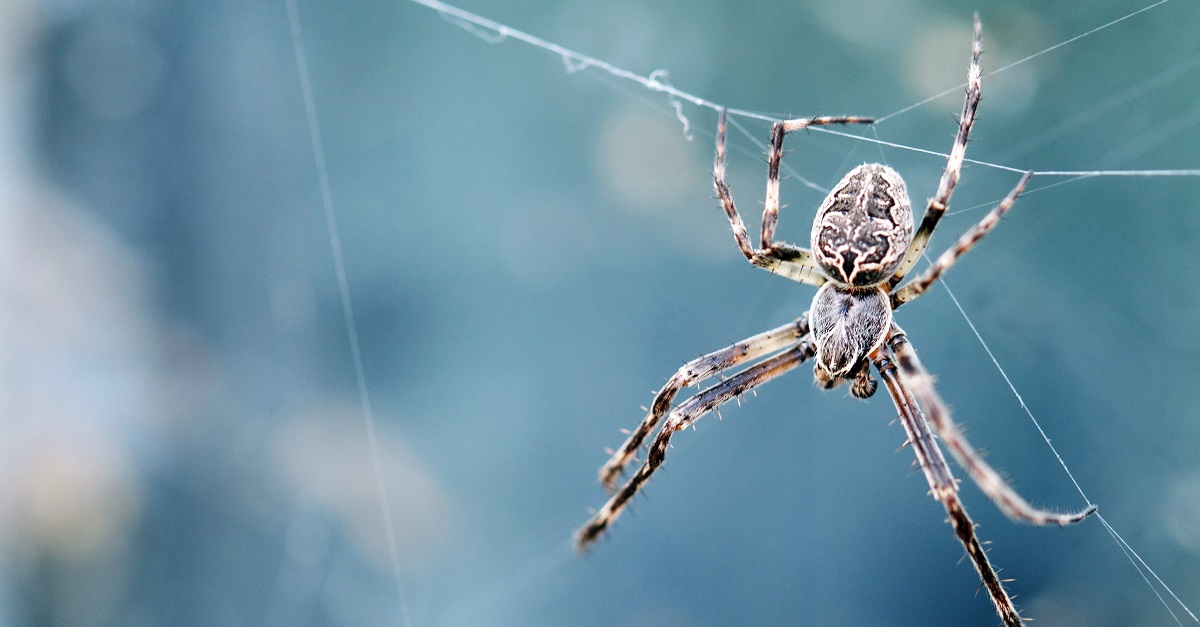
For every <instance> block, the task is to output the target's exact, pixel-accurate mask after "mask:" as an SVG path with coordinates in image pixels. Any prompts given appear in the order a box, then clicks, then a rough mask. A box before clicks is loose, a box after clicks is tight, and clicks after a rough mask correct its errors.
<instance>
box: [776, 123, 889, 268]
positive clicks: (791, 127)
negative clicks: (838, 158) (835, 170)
mask: <svg viewBox="0 0 1200 627" xmlns="http://www.w3.org/2000/svg"><path fill="white" fill-rule="evenodd" d="M874 123H875V120H873V119H871V118H864V117H857V116H820V117H814V118H798V119H795V120H781V121H779V122H776V123H775V124H774V125H773V126H772V127H771V147H770V149H769V150H768V152H767V201H766V203H764V205H763V217H762V247H763V248H765V249H767V250H771V249H772V248H774V246H775V223H776V222H778V221H779V162H780V160H781V159H783V138H784V136H785V135H787V134H788V133H791V132H793V131H799V130H802V129H805V128H808V127H810V126H826V125H829V124H874Z"/></svg>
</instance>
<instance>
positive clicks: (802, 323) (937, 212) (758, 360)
mask: <svg viewBox="0 0 1200 627" xmlns="http://www.w3.org/2000/svg"><path fill="white" fill-rule="evenodd" d="M981 37H982V35H981V29H980V25H979V16H978V15H976V16H975V38H974V42H973V43H972V46H971V65H970V68H969V69H968V71H967V96H966V100H965V102H964V104H963V112H962V117H961V118H960V119H959V123H958V134H957V135H956V136H955V140H954V146H953V147H952V148H951V149H950V154H949V156H948V158H947V160H946V169H945V170H944V171H943V172H942V178H941V181H940V183H939V184H938V189H937V192H936V193H935V194H934V196H933V197H932V198H930V199H929V204H928V205H927V206H926V208H925V214H924V216H922V218H921V222H920V228H919V229H917V230H916V231H915V232H914V229H913V215H912V207H911V205H910V204H909V201H908V192H907V191H906V190H905V188H904V181H903V180H901V179H900V175H899V174H897V173H896V171H895V170H892V169H891V168H889V167H887V166H884V165H878V164H868V165H862V166H859V167H857V168H855V169H854V170H852V171H851V172H850V173H849V174H847V175H846V176H845V178H843V179H842V180H841V182H840V183H838V184H837V186H836V187H835V188H834V189H833V191H832V192H830V193H829V196H827V197H826V198H825V201H824V202H823V203H821V207H820V209H819V210H818V211H817V217H816V220H815V221H814V222H813V230H812V249H811V250H809V249H805V248H800V247H798V246H793V245H791V244H787V243H784V242H778V241H775V224H776V222H777V221H778V218H779V164H780V159H781V156H782V154H783V139H784V136H785V135H787V134H788V133H791V132H794V131H798V130H801V129H804V128H807V127H810V126H818V125H825V124H865V123H870V122H871V120H870V119H869V118H862V117H814V118H801V119H797V120H782V121H779V122H776V123H775V126H774V128H772V129H771V145H770V149H769V152H768V153H767V200H766V204H765V207H764V209H763V219H762V238H761V240H760V241H761V244H760V245H759V246H754V245H753V244H752V243H751V241H750V236H749V234H748V233H747V232H746V225H745V223H743V222H742V218H741V216H740V215H739V214H738V211H737V207H736V206H735V205H734V202H733V195H732V193H730V191H729V186H728V185H727V184H726V183H725V115H726V114H725V112H724V111H722V112H721V121H720V123H719V125H718V126H717V159H716V164H715V166H714V168H713V186H714V187H715V188H716V191H717V197H718V198H720V199H721V206H722V207H723V208H724V210H725V215H726V216H727V217H728V218H729V224H730V226H732V227H733V237H734V240H735V241H736V242H737V245H738V248H739V249H740V250H741V251H742V254H743V255H745V257H746V259H747V260H748V261H750V263H752V264H754V265H755V266H758V267H760V268H763V269H765V270H768V271H770V272H771V273H773V274H776V275H779V276H783V277H785V278H788V279H792V280H793V281H798V282H800V283H808V284H810V285H816V286H818V287H820V289H818V290H817V294H816V296H815V297H814V298H813V303H812V308H811V310H809V312H807V313H806V314H804V315H802V316H800V317H799V318H797V319H796V320H794V321H792V322H789V323H787V324H785V325H783V326H781V327H778V328H775V329H772V330H770V331H766V332H763V333H759V334H758V335H755V336H753V337H749V338H746V339H745V340H742V341H741V342H738V343H736V344H734V345H732V346H728V347H726V348H723V349H721V350H718V351H716V352H712V353H709V354H707V355H704V356H702V357H699V358H697V359H694V360H692V361H690V362H688V363H687V364H684V366H683V367H682V368H680V369H679V370H678V371H677V372H676V373H675V375H674V376H672V377H671V378H670V380H668V381H667V383H666V385H664V386H663V387H662V389H660V390H659V391H658V394H656V395H655V397H654V403H653V404H652V405H651V406H650V409H649V410H648V412H647V414H646V417H645V418H644V419H643V420H642V422H641V424H639V425H638V427H637V429H635V430H634V431H633V432H632V433H630V435H629V438H628V439H627V440H625V443H624V444H623V445H622V446H621V448H620V449H619V450H617V451H615V452H614V453H613V454H612V457H611V458H610V459H609V460H608V462H607V463H605V464H604V467H603V468H601V469H600V482H601V483H602V484H603V485H604V487H605V488H608V489H609V490H616V493H615V494H613V496H612V498H610V499H609V500H608V502H607V503H605V504H604V507H602V508H600V511H598V512H596V514H595V516H593V517H592V519H591V520H589V521H588V522H587V524H585V525H584V526H583V528H582V529H580V530H579V534H578V536H577V546H578V548H579V549H580V550H581V551H582V550H584V549H586V548H587V547H588V546H590V545H591V543H592V542H594V541H595V540H596V539H597V538H599V537H600V535H601V534H603V533H604V531H605V530H606V529H608V528H609V527H610V526H611V525H612V523H613V521H615V520H616V518H617V516H619V515H620V513H621V511H622V510H623V509H624V508H625V506H626V505H628V504H629V500H630V499H632V498H633V496H634V495H635V494H637V493H638V491H639V490H640V489H641V488H642V486H644V485H645V484H646V482H647V481H648V480H649V479H650V476H651V475H652V474H654V471H655V470H656V469H657V468H658V467H659V466H661V465H662V463H663V460H664V459H665V458H666V454H667V449H668V447H669V445H670V440H671V436H672V435H673V434H674V433H676V432H677V431H679V430H681V429H683V428H684V427H687V426H688V425H691V424H693V423H695V422H696V420H698V419H699V418H700V417H701V416H703V415H704V414H706V413H708V412H710V411H713V410H714V409H717V408H718V407H720V406H721V405H722V404H723V403H726V402H729V401H731V400H733V399H735V398H738V397H740V396H741V395H742V394H745V393H746V392H748V391H751V390H753V389H754V388H755V387H756V386H758V385H760V384H762V383H766V382H767V381H770V380H771V379H774V378H776V377H778V376H780V375H782V374H784V373H785V372H788V371H789V370H792V369H793V368H795V367H797V366H799V365H800V364H801V363H803V362H804V361H805V360H807V359H813V360H814V361H815V362H816V364H815V366H814V373H815V376H816V379H817V382H818V383H819V384H820V385H821V386H822V387H827V388H828V387H834V386H836V385H838V384H840V383H842V382H844V381H848V380H850V379H853V380H854V383H853V385H852V386H851V388H850V391H851V393H852V394H854V396H857V397H859V398H866V397H868V396H870V395H871V394H872V393H873V392H874V391H875V388H876V383H875V379H873V378H872V375H871V367H872V366H874V368H875V371H876V372H877V373H878V374H879V377H880V379H882V380H883V383H884V385H885V386H886V387H887V391H888V395H889V396H890V397H891V399H892V404H893V405H895V407H896V411H897V412H898V413H899V418H900V423H901V425H903V426H904V431H905V434H906V435H907V436H908V440H907V442H906V444H909V445H911V446H912V448H913V450H914V451H915V452H916V455H917V462H918V463H919V464H920V466H921V470H922V471H923V472H924V474H925V479H926V481H927V482H928V483H929V488H930V493H931V494H932V495H933V497H934V498H935V499H937V500H938V502H940V503H941V504H942V507H944V508H945V510H946V513H947V514H948V515H949V519H950V524H951V526H952V527H953V529H954V534H955V536H956V537H957V538H958V540H959V542H961V543H962V545H963V548H964V549H966V551H967V555H969V556H970V558H971V563H972V564H973V565H974V566H975V570H976V572H978V573H979V577H980V580H981V581H982V582H983V585H984V587H985V588H987V591H988V596H989V597H991V599H992V603H993V604H994V605H995V606H996V611H997V612H998V613H999V615H1000V617H1001V619H1002V620H1003V621H1004V624H1005V625H1006V627H1021V626H1022V625H1023V624H1024V623H1023V621H1022V618H1021V615H1020V613H1019V612H1018V611H1017V608H1016V606H1015V605H1014V604H1013V602H1012V599H1011V598H1010V597H1009V596H1008V592H1007V591H1005V589H1004V585H1003V582H1002V581H1001V580H1000V578H999V577H998V576H997V575H996V571H995V569H994V568H992V565H991V563H990V562H989V561H988V557H987V553H985V552H984V550H983V546H982V544H981V543H980V542H979V539H978V538H977V537H976V535H975V524H974V523H973V522H971V518H970V517H969V516H967V512H966V509H964V508H963V505H962V501H961V500H960V499H959V496H958V480H957V479H955V478H954V474H953V473H952V472H951V470H950V466H949V465H948V464H947V463H946V458H945V456H943V454H942V449H941V448H940V447H939V446H938V443H937V439H935V435H934V434H935V432H936V434H937V436H938V437H940V439H941V440H942V441H944V442H945V443H946V445H947V446H948V447H949V448H950V452H951V454H953V455H954V457H955V459H957V460H958V462H959V464H961V465H962V467H963V468H964V469H965V470H966V471H967V474H968V475H970V477H971V479H973V480H974V481H975V484H976V485H978V486H979V488H980V489H981V490H982V491H983V492H984V493H985V494H986V495H987V496H988V497H989V498H991V500H992V501H993V502H994V503H995V504H996V505H997V506H998V507H999V508H1000V509H1001V510H1002V511H1003V512H1004V513H1005V514H1007V515H1008V516H1009V517H1010V518H1012V519H1014V520H1020V521H1024V522H1028V523H1031V524H1034V525H1065V524H1069V523H1073V522H1078V521H1080V520H1083V519H1084V518H1086V517H1087V516H1088V515H1090V514H1092V513H1093V512H1094V511H1095V507H1094V506H1092V507H1089V508H1088V509H1085V510H1083V511H1081V512H1075V513H1069V514H1058V513H1054V512H1049V511H1045V510H1040V509H1037V508H1035V507H1033V506H1032V505H1030V504H1029V502H1028V501H1026V500H1025V499H1024V498H1022V497H1021V495H1020V494H1017V492H1016V491H1015V490H1013V489H1012V487H1011V486H1010V485H1008V483H1006V482H1005V481H1004V479H1003V478H1001V477H1000V475H999V473H997V472H996V471H995V470H994V469H992V467H991V466H989V465H988V463H987V462H986V461H984V459H983V458H982V457H980V455H979V453H978V452H976V450H975V449H974V447H972V446H971V443H970V442H968V441H967V439H966V437H965V436H964V435H963V433H962V431H961V430H960V429H959V428H958V425H956V424H955V423H954V421H953V420H952V419H951V417H950V412H949V410H947V409H946V405H945V403H944V402H943V401H942V399H941V397H940V396H939V395H938V393H937V390H936V389H935V388H934V387H933V377H932V376H930V375H929V373H928V372H927V371H926V370H925V368H924V367H923V366H922V365H921V362H920V360H919V359H918V358H917V354H916V351H915V350H914V349H913V347H912V345H911V344H910V343H909V342H908V338H907V337H906V336H905V335H904V332H903V331H901V330H900V327H899V326H897V325H896V323H895V322H894V321H893V320H892V312H893V311H894V310H895V309H896V308H897V307H900V306H901V305H903V304H904V303H907V302H909V301H911V300H913V299H915V298H917V297H919V296H921V295H922V294H924V293H925V292H926V291H927V290H928V289H929V288H930V286H932V285H933V283H934V282H936V281H937V280H938V278H939V277H940V276H941V275H942V274H943V273H944V272H946V271H947V270H949V269H950V267H951V266H953V265H954V262H955V261H957V260H958V258H959V257H961V256H962V255H963V254H965V253H966V252H967V251H968V250H970V249H971V247H973V246H974V245H975V244H976V243H977V242H978V241H979V240H980V239H981V238H983V236H984V235H986V234H987V232H988V231H990V230H991V229H992V228H993V227H994V226H996V224H997V223H998V222H999V221H1000V217H1001V216H1002V215H1004V212H1006V211H1008V209H1009V208H1010V207H1012V205H1013V203H1014V202H1016V199H1017V195H1018V194H1020V192H1021V190H1022V189H1024V187H1025V184H1026V183H1027V182H1028V181H1029V178H1030V176H1031V175H1030V174H1026V175H1025V177H1024V178H1022V179H1021V181H1020V182H1019V183H1017V186H1016V187H1015V188H1013V190H1012V191H1011V192H1009V194H1008V196H1006V197H1005V198H1004V200H1002V201H1000V203H999V204H998V205H996V208H995V209H993V210H992V211H991V212H989V213H988V214H987V215H986V216H984V218H983V220H981V221H980V222H979V223H978V224H976V225H975V226H974V227H972V228H971V229H970V230H969V231H967V232H966V233H964V234H963V235H962V237H960V238H959V239H958V241H957V242H955V244H954V245H953V246H952V247H951V248H950V249H949V250H947V251H946V252H945V253H942V255H941V256H940V257H938V259H937V260H936V261H934V262H933V265H931V266H930V267H929V268H928V269H927V270H925V271H924V272H922V273H921V275H920V276H918V277H916V278H915V279H912V280H911V281H909V282H908V283H907V284H905V285H903V286H901V285H900V284H901V283H902V282H903V280H904V278H905V276H906V275H907V274H908V271H909V270H911V269H912V268H913V265H914V264H915V263H916V262H917V260H918V259H919V258H920V257H921V256H922V253H923V252H924V250H925V246H926V245H927V244H928V242H929V236H930V235H931V234H932V233H933V230H934V228H936V227H937V224H938V221H939V220H940V219H941V217H942V215H944V214H945V213H946V207H947V206H948V205H949V203H950V194H951V193H952V192H953V191H954V185H955V184H956V183H957V182H958V175H959V172H960V171H961V169H962V164H963V156H964V154H965V152H966V148H967V137H968V135H970V132H971V125H972V124H973V123H974V121H975V110H976V108H977V107H978V106H979V93H980V84H979V82H980V70H979V55H980V52H981V50H982V45H981ZM740 366H744V368H742V369H741V370H740V371H737V372H735V373H733V374H732V375H729V376H723V375H724V374H725V373H726V371H727V370H729V369H731V368H738V367H740ZM714 376H721V381H720V382H719V383H716V384H714V385H712V386H711V387H708V388H706V389H703V390H701V391H699V392H697V393H696V394H695V395H693V396H691V397H690V398H688V399H687V400H685V401H683V402H681V403H679V404H678V405H674V406H673V405H672V404H673V403H674V399H675V395H676V394H677V393H678V392H679V391H680V390H682V389H683V388H685V387H688V386H691V385H698V384H699V383H700V382H701V381H702V380H704V379H708V378H710V377H714ZM922 408H923V409H924V415H922V411H921V410H922ZM664 418H665V419H666V421H665V424H664V425H663V427H662V429H660V430H659V431H658V434H657V435H656V436H655V437H654V440H653V442H652V443H651V445H650V451H649V455H647V457H646V461H645V463H643V464H642V465H641V466H640V467H639V468H638V471H637V472H636V473H635V474H634V475H633V476H632V477H630V478H629V480H628V481H627V482H625V484H624V485H622V486H621V487H620V488H618V487H617V480H618V478H619V477H620V476H621V473H622V471H623V470H624V468H625V466H626V465H628V464H629V463H630V461H632V460H633V458H634V455H635V454H636V453H637V451H638V450H639V449H640V448H641V447H642V444H643V443H645V442H646V438H647V437H649V436H650V434H651V432H652V431H654V427H655V426H656V425H657V424H658V423H659V421H660V420H663V419H664Z"/></svg>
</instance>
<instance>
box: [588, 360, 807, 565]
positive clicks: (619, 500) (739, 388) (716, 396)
mask: <svg viewBox="0 0 1200 627" xmlns="http://www.w3.org/2000/svg"><path fill="white" fill-rule="evenodd" d="M815 353H816V347H815V346H814V345H813V343H812V341H810V340H808V339H807V338H805V339H803V340H801V341H800V343H799V344H797V345H796V346H794V347H792V348H790V349H788V350H786V351H784V352H782V353H780V354H778V355H775V356H774V357H772V358H770V359H768V360H766V361H763V362H761V363H758V364H755V365H754V366H751V367H750V368H747V369H746V370H743V371H742V372H739V373H738V374H736V375H734V376H732V377H730V378H729V379H726V380H725V381H722V382H721V383H718V384H716V385H714V386H712V387H710V388H708V389H706V390H704V391H702V392H699V393H697V394H696V395H695V396H692V397H691V398H689V399H688V400H686V401H684V402H683V403H680V405H679V406H678V407H676V408H675V409H674V411H672V412H671V414H670V415H669V416H668V417H667V420H666V423H665V424H664V425H663V427H662V430H660V431H659V432H658V435H657V436H656V437H655V438H654V443H653V444H652V445H651V446H650V454H649V456H648V457H647V459H646V462H645V463H644V464H642V467H641V468H639V469H638V471H637V472H636V473H635V474H634V475H633V476H632V477H630V479H629V481H628V482H626V483H625V485H624V486H622V487H621V489H620V490H618V491H617V493H616V494H614V495H613V496H612V498H610V499H609V500H608V502H607V503H605V504H604V507H601V508H600V511H599V512H597V513H596V515H595V516H593V517H592V519H591V520H589V521H588V522H587V523H586V524H585V525H584V526H583V527H582V528H581V529H580V530H579V532H578V533H577V534H576V536H575V547H576V549H577V550H578V551H579V552H581V553H582V552H585V551H587V549H588V547H589V546H590V545H591V544H592V542H594V541H595V540H596V539H597V538H599V537H600V535H601V534H602V533H604V530H605V529H608V527H609V526H610V525H612V523H613V521H614V520H616V518H617V516H619V515H620V514H621V510H622V509H624V508H625V506H626V505H627V504H628V503H629V500H630V499H631V498H633V496H634V495H635V494H637V492H638V490H640V489H641V487H642V486H643V485H645V483H646V481H647V480H648V479H650V476H651V475H653V474H654V471H655V470H657V469H658V467H659V466H661V465H662V463H663V460H664V459H665V458H666V456H667V446H668V445H669V444H670V441H671V436H672V435H673V434H674V433H675V432H676V431H679V430H680V429H683V428H684V427H687V426H688V425H690V424H692V423H694V422H695V421H696V420H698V419H699V418H700V417H701V416H703V415H704V414H707V413H708V412H710V411H712V410H714V409H716V408H718V407H720V406H721V405H722V404H724V403H727V402H729V401H731V400H733V399H734V398H736V397H738V396H739V395H741V394H744V393H746V392H748V391H750V390H751V389H752V388H754V387H755V386H757V385H760V384H762V383H766V382H767V381H770V380H771V379H774V378H775V377H778V376H779V375H781V374H784V373H785V372H788V371H789V370H791V369H793V368H795V367H796V366H798V365H800V364H801V363H802V362H803V361H804V360H806V359H808V358H810V357H812V356H813V355H814V354H815Z"/></svg>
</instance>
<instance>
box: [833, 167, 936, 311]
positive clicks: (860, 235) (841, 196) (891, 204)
mask: <svg viewBox="0 0 1200 627" xmlns="http://www.w3.org/2000/svg"><path fill="white" fill-rule="evenodd" d="M912 237H913V217H912V205H911V203H910V202H909V200H908V190H907V189H906V188H905V186H904V180H903V179H901V178H900V175H899V174H897V173H896V171H895V170H893V169H891V168H889V167H887V166H886V165H880V164H877V163H872V164H866V165H860V166H858V167H857V168H854V169H853V170H851V171H850V173H849V174H847V175H846V176H845V177H844V178H842V180H841V182H840V183H838V184H837V185H836V186H835V187H834V188H833V191H832V192H830V193H829V196H827V197H826V198H825V202H823V203H821V208H820V209H818V210H817V217H816V219H815V220H814V221H813V229H812V249H813V254H814V255H815V256H816V259H817V262H818V263H820V264H821V269H822V270H824V271H825V273H826V274H827V275H828V276H829V277H830V278H831V279H833V280H834V281H837V282H839V283H843V284H846V285H855V286H862V287H865V286H868V285H878V284H880V283H883V282H884V281H886V280H888V279H889V278H891V275H892V273H893V272H895V271H896V268H898V267H899V266H900V262H901V261H902V260H903V259H904V253H905V252H906V251H907V250H908V245H909V243H911V242H912Z"/></svg>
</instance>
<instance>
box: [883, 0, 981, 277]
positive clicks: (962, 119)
mask: <svg viewBox="0 0 1200 627" xmlns="http://www.w3.org/2000/svg"><path fill="white" fill-rule="evenodd" d="M982 51H983V26H982V25H981V24H980V22H979V13H976V14H975V38H974V40H973V41H972V43H971V66H970V68H969V69H968V70H967V96H966V99H965V100H964V101H963V110H962V115H961V116H959V118H958V134H957V135H955V137H954V146H953V147H952V148H951V149H950V156H949V157H948V158H947V159H946V169H945V171H943V172H942V179H941V181H940V182H939V183H938V189H937V193H936V194H934V196H933V198H930V199H929V206H928V207H926V209H925V217H924V218H922V219H921V226H920V228H918V229H917V232H916V234H915V235H914V236H913V240H912V243H911V244H909V246H908V252H907V253H906V254H905V255H904V261H902V262H900V267H899V268H897V269H896V273H895V274H894V275H892V278H891V279H890V280H889V281H888V288H889V289H890V288H894V287H896V286H897V285H899V284H900V281H902V280H903V279H904V275H906V274H908V272H909V270H912V268H913V265H915V264H916V263H917V260H918V259H920V258H921V253H923V252H925V247H926V246H928V245H929V237H930V236H931V235H933V230H934V229H935V228H937V224H938V221H939V220H941V219H942V215H943V214H945V213H946V207H947V206H948V205H949V204H950V195H951V194H952V193H954V186H955V185H956V184H958V177H959V174H961V173H962V165H963V157H964V156H965V155H966V153H967V138H968V137H969V136H970V134H971V126H972V125H973V124H975V111H976V110H978V109H979V90H980V74H981V72H980V69H979V55H980V54H981V53H982Z"/></svg>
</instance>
